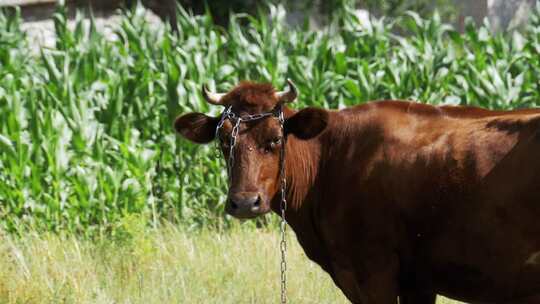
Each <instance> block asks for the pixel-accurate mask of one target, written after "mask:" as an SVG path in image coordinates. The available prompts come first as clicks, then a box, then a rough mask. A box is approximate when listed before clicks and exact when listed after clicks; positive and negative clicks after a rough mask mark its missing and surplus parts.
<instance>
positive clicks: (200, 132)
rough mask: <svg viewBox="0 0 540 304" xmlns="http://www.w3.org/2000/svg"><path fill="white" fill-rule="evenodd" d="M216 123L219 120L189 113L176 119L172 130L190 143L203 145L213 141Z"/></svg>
mask: <svg viewBox="0 0 540 304" xmlns="http://www.w3.org/2000/svg"><path fill="white" fill-rule="evenodd" d="M218 122H219V118H215V117H210V116H206V115H204V114H202V113H189V114H186V115H182V116H179V117H177V118H176V120H175V121H174V129H175V130H176V132H178V133H180V134H181V135H182V136H184V137H185V138H187V139H189V140H191V141H192V142H195V143H198V144H205V143H208V142H211V141H212V139H214V136H215V134H216V127H217V124H218Z"/></svg>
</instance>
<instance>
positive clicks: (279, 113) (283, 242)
mask: <svg viewBox="0 0 540 304" xmlns="http://www.w3.org/2000/svg"><path fill="white" fill-rule="evenodd" d="M270 116H273V117H276V118H277V119H278V121H279V124H280V127H281V134H282V135H283V136H282V142H281V149H280V153H279V183H280V195H281V200H280V210H281V222H280V225H279V228H280V242H279V249H280V252H281V262H280V268H281V303H282V304H286V303H287V259H286V258H287V239H286V232H287V220H286V219H285V212H286V211H287V199H286V197H285V195H286V194H287V193H286V189H287V180H286V178H285V146H286V145H287V141H286V137H285V131H284V124H285V117H284V114H283V107H282V105H279V106H278V107H276V109H274V110H273V111H271V112H266V113H261V114H252V115H246V116H239V115H237V114H235V113H234V112H233V111H232V107H231V106H228V107H227V108H226V109H225V111H223V113H222V114H221V119H220V120H219V123H218V125H217V127H216V139H217V140H218V142H219V141H221V139H220V137H219V130H220V129H221V128H222V127H223V124H224V123H225V120H227V119H228V120H230V122H231V123H232V124H233V129H232V132H231V137H230V141H229V160H228V162H227V172H228V175H229V186H231V185H232V181H233V170H232V168H233V166H234V161H235V159H234V147H235V145H236V140H237V138H238V132H239V130H240V124H241V123H243V122H244V123H245V122H249V121H254V120H259V119H263V118H265V117H270ZM217 150H219V144H218V146H217Z"/></svg>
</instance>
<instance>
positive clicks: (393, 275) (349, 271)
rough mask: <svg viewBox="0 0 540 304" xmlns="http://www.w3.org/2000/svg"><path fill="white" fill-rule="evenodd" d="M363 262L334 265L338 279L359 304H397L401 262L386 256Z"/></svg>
mask: <svg viewBox="0 0 540 304" xmlns="http://www.w3.org/2000/svg"><path fill="white" fill-rule="evenodd" d="M359 260H360V262H359V263H349V264H345V263H333V264H332V266H333V267H332V268H333V273H334V276H335V278H334V280H335V281H336V283H337V284H338V286H339V287H340V288H341V290H342V291H343V293H344V294H345V296H346V297H347V298H348V299H349V300H350V301H351V302H352V303H356V304H360V303H361V304H397V297H398V291H399V286H398V279H397V278H398V262H397V260H395V259H392V258H390V259H386V258H384V257H382V256H380V257H373V258H371V259H359Z"/></svg>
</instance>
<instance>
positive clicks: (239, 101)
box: [174, 81, 328, 218]
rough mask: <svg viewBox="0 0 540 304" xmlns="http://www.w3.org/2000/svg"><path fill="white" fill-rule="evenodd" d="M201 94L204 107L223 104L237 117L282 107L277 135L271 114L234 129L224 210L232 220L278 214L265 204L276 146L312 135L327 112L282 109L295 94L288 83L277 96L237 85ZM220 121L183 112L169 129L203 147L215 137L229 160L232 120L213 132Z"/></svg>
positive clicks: (275, 167)
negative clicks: (221, 90)
mask: <svg viewBox="0 0 540 304" xmlns="http://www.w3.org/2000/svg"><path fill="white" fill-rule="evenodd" d="M202 93H203V96H204V97H205V99H206V100H207V101H208V102H209V103H211V104H214V105H220V106H224V107H225V109H230V111H232V112H233V113H234V115H236V116H240V117H248V116H250V115H254V114H262V113H279V111H280V110H281V109H283V113H284V117H285V120H284V123H283V131H282V124H281V123H280V120H279V119H278V117H277V116H275V115H270V116H267V117H264V118H261V119H257V120H253V121H248V122H242V123H240V124H239V125H238V126H239V129H238V130H239V131H238V135H237V136H236V144H235V145H234V148H233V149H232V151H233V152H232V156H233V157H234V163H233V164H232V166H231V168H230V171H229V178H230V180H231V184H230V188H229V195H228V200H227V204H226V207H225V210H226V212H227V213H229V214H230V215H233V216H235V217H238V218H252V217H256V216H258V215H261V214H264V213H267V212H268V211H270V210H271V208H274V210H278V209H276V208H277V207H278V206H277V205H276V206H271V202H272V200H273V198H274V197H275V196H276V194H278V192H279V190H280V178H279V177H280V151H281V148H282V145H283V144H284V143H286V142H287V141H286V139H287V137H288V136H290V135H293V136H294V137H296V139H295V140H297V139H299V140H308V139H311V138H313V137H315V136H317V135H318V134H319V133H321V132H322V131H323V130H324V129H325V127H326V125H327V120H328V114H327V112H326V111H325V110H321V109H315V108H307V109H304V110H301V111H299V112H294V111H292V110H290V109H288V108H286V107H285V106H283V105H284V104H285V103H290V102H293V101H294V100H295V99H296V97H297V90H296V88H295V86H294V84H293V83H292V82H291V81H288V88H287V89H286V90H285V91H281V92H277V91H275V90H274V88H273V87H272V86H271V85H269V84H256V83H250V82H243V83H241V84H240V85H238V86H237V87H235V88H234V89H233V90H231V91H230V92H228V93H226V94H219V93H213V92H209V91H208V90H207V89H206V87H204V86H203V91H202ZM222 117H223V115H222V116H221V117H210V116H207V115H205V114H201V113H189V114H185V115H183V116H180V117H178V118H177V119H176V121H175V123H174V127H175V129H176V131H177V132H178V133H180V134H181V135H182V136H184V137H185V138H187V139H189V140H191V141H193V142H195V143H200V144H204V143H208V142H210V141H212V140H213V139H214V138H216V137H217V139H218V140H219V143H220V146H221V150H222V152H223V155H224V157H225V159H226V160H227V161H229V160H230V158H231V155H230V154H231V152H230V151H231V149H230V145H231V134H232V132H233V127H234V125H235V121H234V119H224V120H223V124H222V126H221V127H220V128H218V132H217V134H216V128H217V127H218V124H219V123H220V121H221V120H222ZM216 135H217V136H216ZM289 146H290V144H289ZM287 153H293V151H288V152H287ZM277 201H278V200H274V202H277Z"/></svg>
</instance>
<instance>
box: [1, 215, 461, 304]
mask: <svg viewBox="0 0 540 304" xmlns="http://www.w3.org/2000/svg"><path fill="white" fill-rule="evenodd" d="M288 240H289V244H290V246H289V250H288V267H289V272H288V280H289V281H288V282H289V285H288V288H289V293H288V295H289V298H290V303H336V304H338V303H348V302H347V300H346V299H345V298H344V296H343V295H342V294H341V292H340V291H339V289H338V288H337V287H335V286H334V284H333V283H332V280H331V279H330V277H329V276H328V275H327V274H326V273H324V272H323V271H322V270H320V268H319V267H318V266H317V265H315V264H314V263H311V262H310V261H309V260H308V259H307V257H306V256H305V255H304V253H303V251H302V250H301V248H300V247H299V245H298V244H297V242H296V240H295V238H294V237H293V236H292V235H289V238H288ZM278 257H279V252H278V233H277V232H276V231H270V230H266V229H262V230H253V229H251V228H249V229H246V228H244V227H241V226H236V228H234V229H230V230H229V231H226V232H222V233H220V232H215V231H206V230H201V231H199V232H196V233H189V232H186V231H184V230H183V229H179V228H177V227H175V226H171V225H167V226H166V227H163V228H160V229H158V230H145V232H138V233H134V234H133V235H132V236H130V237H124V238H122V239H117V240H115V241H114V242H111V240H110V239H105V240H102V241H99V240H98V241H88V240H81V239H80V238H77V237H74V236H59V235H56V234H38V233H32V234H30V235H28V236H25V237H24V238H14V237H11V236H8V235H2V236H0V269H2V271H1V272H0V303H2V304H12V303H13V304H15V303H27V304H32V303H39V304H44V303H51V304H57V303H77V304H83V303H89V304H90V303H92V304H105V303H133V304H134V303H141V304H150V303H277V302H278V301H279V259H278ZM438 303H439V304H442V303H445V304H452V303H457V302H453V301H450V300H447V299H443V298H440V299H439V301H438Z"/></svg>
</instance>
